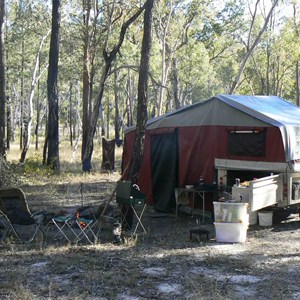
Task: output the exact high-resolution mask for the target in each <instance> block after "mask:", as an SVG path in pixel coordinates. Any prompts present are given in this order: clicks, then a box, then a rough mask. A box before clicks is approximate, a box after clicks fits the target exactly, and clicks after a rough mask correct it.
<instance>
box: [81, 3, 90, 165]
mask: <svg viewBox="0 0 300 300" xmlns="http://www.w3.org/2000/svg"><path fill="white" fill-rule="evenodd" d="M90 11H91V1H90V0H84V1H83V25H84V37H83V72H82V144H83V145H85V144H86V143H87V137H88V123H89V117H90V107H89V104H90V72H89V57H90V55H89V51H90V47H89V44H90V39H89V24H90ZM81 150H82V152H81V159H82V160H83V157H84V150H85V148H84V147H82V149H81Z"/></svg>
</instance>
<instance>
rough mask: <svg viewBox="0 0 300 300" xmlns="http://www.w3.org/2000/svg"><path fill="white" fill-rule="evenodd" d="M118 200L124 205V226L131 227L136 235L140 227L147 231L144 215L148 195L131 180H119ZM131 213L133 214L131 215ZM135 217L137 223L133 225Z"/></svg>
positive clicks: (122, 214) (122, 219) (122, 212)
mask: <svg viewBox="0 0 300 300" xmlns="http://www.w3.org/2000/svg"><path fill="white" fill-rule="evenodd" d="M116 201H117V203H118V204H120V205H121V206H122V210H121V224H122V225H123V227H125V228H126V227H127V228H128V229H131V230H132V235H135V234H136V233H137V232H138V229H140V228H141V231H142V233H147V231H146V229H145V227H144V225H143V222H142V217H143V214H144V211H145V208H146V205H147V204H146V195H145V194H144V193H142V192H140V190H139V187H138V186H137V185H136V184H134V185H132V183H131V182H130V181H118V182H117V188H116ZM129 214H131V215H132V216H129ZM128 216H129V218H128ZM133 217H135V218H136V224H135V225H133V226H132V221H133ZM129 219H131V220H129Z"/></svg>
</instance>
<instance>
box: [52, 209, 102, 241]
mask: <svg viewBox="0 0 300 300" xmlns="http://www.w3.org/2000/svg"><path fill="white" fill-rule="evenodd" d="M83 211H89V215H88V216H86V217H84V216H83V215H81V214H82V213H83ZM52 223H53V224H54V225H55V226H56V228H57V230H58V232H57V233H56V234H55V236H54V238H53V239H54V240H55V239H58V238H65V239H66V240H67V241H68V242H70V243H78V242H80V241H81V240H83V239H86V240H87V241H88V242H89V243H90V244H95V243H97V242H98V235H99V232H100V222H99V219H98V218H97V216H96V215H95V214H94V212H93V210H92V209H91V208H90V207H89V206H88V207H87V206H85V207H80V208H79V209H77V210H76V212H75V213H74V214H70V215H67V216H56V217H54V218H52Z"/></svg>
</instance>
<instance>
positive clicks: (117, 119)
mask: <svg viewBox="0 0 300 300" xmlns="http://www.w3.org/2000/svg"><path fill="white" fill-rule="evenodd" d="M118 81H119V72H115V84H114V92H115V140H116V141H117V140H120V112H119V91H118V88H117V86H118Z"/></svg>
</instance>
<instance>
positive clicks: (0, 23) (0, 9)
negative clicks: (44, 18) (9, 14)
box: [0, 0, 6, 157]
mask: <svg viewBox="0 0 300 300" xmlns="http://www.w3.org/2000/svg"><path fill="white" fill-rule="evenodd" d="M4 15H5V1H4V0H2V1H0V156H1V157H5V102H6V96H5V67H4V42H3V41H4V39H3V38H4V32H3V28H4Z"/></svg>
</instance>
